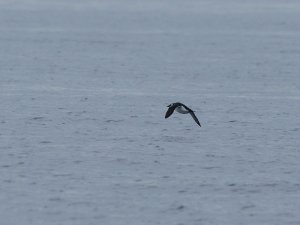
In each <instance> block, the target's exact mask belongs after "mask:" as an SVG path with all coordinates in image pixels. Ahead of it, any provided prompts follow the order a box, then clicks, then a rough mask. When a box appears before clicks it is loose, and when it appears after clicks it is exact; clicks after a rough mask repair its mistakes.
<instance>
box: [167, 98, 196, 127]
mask: <svg viewBox="0 0 300 225" xmlns="http://www.w3.org/2000/svg"><path fill="white" fill-rule="evenodd" d="M168 107H169V108H168V111H167V112H166V115H165V118H168V117H169V116H171V115H172V114H173V112H174V111H175V110H176V112H178V113H181V114H187V113H189V114H190V115H191V116H192V117H193V119H194V120H195V122H196V123H197V124H198V125H199V126H200V127H201V124H200V122H199V120H198V118H197V117H196V115H195V113H194V111H193V110H191V109H190V108H189V107H187V106H186V105H184V104H182V103H180V102H175V103H172V104H170V105H168Z"/></svg>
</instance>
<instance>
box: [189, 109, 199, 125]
mask: <svg viewBox="0 0 300 225" xmlns="http://www.w3.org/2000/svg"><path fill="white" fill-rule="evenodd" d="M190 114H191V116H192V117H193V119H194V120H195V122H196V123H197V124H198V125H199V126H200V127H201V125H200V122H199V120H198V118H197V117H196V115H195V113H194V112H193V111H192V110H191V111H190Z"/></svg>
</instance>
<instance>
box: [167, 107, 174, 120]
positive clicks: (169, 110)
mask: <svg viewBox="0 0 300 225" xmlns="http://www.w3.org/2000/svg"><path fill="white" fill-rule="evenodd" d="M175 108H176V106H170V107H169V108H168V111H167V112H166V115H165V118H168V117H169V116H171V115H172V113H173V112H174V110H175Z"/></svg>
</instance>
